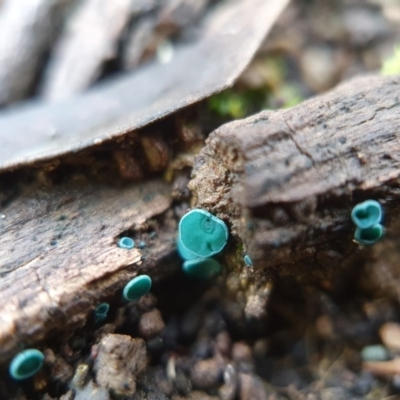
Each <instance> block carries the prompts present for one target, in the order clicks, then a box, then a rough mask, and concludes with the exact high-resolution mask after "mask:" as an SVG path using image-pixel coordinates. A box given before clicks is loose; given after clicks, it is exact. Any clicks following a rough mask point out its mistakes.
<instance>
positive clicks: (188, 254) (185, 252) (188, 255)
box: [176, 237, 199, 260]
mask: <svg viewBox="0 0 400 400" xmlns="http://www.w3.org/2000/svg"><path fill="white" fill-rule="evenodd" d="M176 248H177V250H178V254H179V255H180V257H181V258H182V260H193V259H195V258H199V256H198V255H197V254H195V253H193V251H190V250H189V249H187V248H186V247H185V246H184V245H183V244H182V241H181V240H180V239H179V237H178V240H177V241H176Z"/></svg>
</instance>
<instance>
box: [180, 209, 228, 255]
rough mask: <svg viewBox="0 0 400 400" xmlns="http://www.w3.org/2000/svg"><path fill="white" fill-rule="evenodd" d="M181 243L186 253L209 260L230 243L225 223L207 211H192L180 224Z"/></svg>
mask: <svg viewBox="0 0 400 400" xmlns="http://www.w3.org/2000/svg"><path fill="white" fill-rule="evenodd" d="M178 240H179V242H180V243H179V242H178V245H181V253H182V249H184V251H186V250H188V251H190V252H192V253H194V254H195V255H196V256H197V257H202V258H207V257H211V256H213V255H215V254H218V253H220V252H221V251H222V249H223V248H224V247H225V245H226V243H227V241H228V228H227V227H226V225H225V222H224V221H222V220H221V219H219V218H217V217H215V216H214V215H212V214H210V213H209V212H208V211H205V210H200V209H196V210H192V211H189V212H188V213H187V214H186V215H184V216H183V217H182V218H181V220H180V222H179V239H178Z"/></svg>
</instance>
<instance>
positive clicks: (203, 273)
mask: <svg viewBox="0 0 400 400" xmlns="http://www.w3.org/2000/svg"><path fill="white" fill-rule="evenodd" d="M182 268H183V271H184V272H185V273H186V274H187V275H190V276H192V277H194V278H199V279H209V278H212V277H213V276H214V275H217V274H219V273H220V272H221V264H220V263H219V262H218V261H217V260H214V259H212V258H195V259H194V260H187V261H185V262H184V263H183V267H182Z"/></svg>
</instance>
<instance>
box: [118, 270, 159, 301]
mask: <svg viewBox="0 0 400 400" xmlns="http://www.w3.org/2000/svg"><path fill="white" fill-rule="evenodd" d="M151 284H152V281H151V278H150V277H149V276H148V275H139V276H137V277H136V278H133V279H132V280H130V281H129V282H128V283H127V284H126V285H125V287H124V290H123V292H122V294H123V296H124V299H125V300H128V301H137V300H139V299H140V298H141V297H143V296H144V295H145V294H146V293H148V292H149V291H150V289H151Z"/></svg>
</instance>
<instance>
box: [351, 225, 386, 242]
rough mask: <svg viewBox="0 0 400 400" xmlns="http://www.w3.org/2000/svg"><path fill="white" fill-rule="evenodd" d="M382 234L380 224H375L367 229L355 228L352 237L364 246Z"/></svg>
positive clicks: (382, 230) (376, 239)
mask: <svg viewBox="0 0 400 400" xmlns="http://www.w3.org/2000/svg"><path fill="white" fill-rule="evenodd" d="M383 234H384V229H383V226H382V225H381V224H375V225H374V226H371V227H370V228H367V229H360V228H357V229H356V231H355V232H354V239H355V240H356V241H357V242H358V243H360V244H363V245H365V246H371V245H373V244H374V243H376V242H377V241H378V240H379V239H380V238H381V237H382V236H383Z"/></svg>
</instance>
